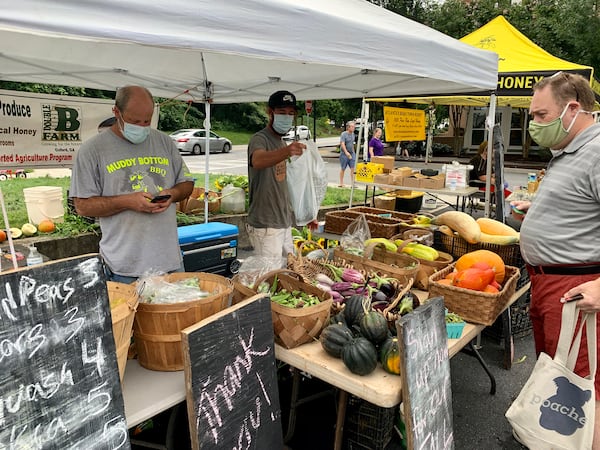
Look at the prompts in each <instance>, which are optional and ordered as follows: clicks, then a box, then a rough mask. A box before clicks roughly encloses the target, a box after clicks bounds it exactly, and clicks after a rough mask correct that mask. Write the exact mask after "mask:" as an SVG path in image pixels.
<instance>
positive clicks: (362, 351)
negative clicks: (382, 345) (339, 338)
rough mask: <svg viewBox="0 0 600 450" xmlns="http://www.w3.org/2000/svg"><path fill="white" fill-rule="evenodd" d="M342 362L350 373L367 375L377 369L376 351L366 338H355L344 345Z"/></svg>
mask: <svg viewBox="0 0 600 450" xmlns="http://www.w3.org/2000/svg"><path fill="white" fill-rule="evenodd" d="M342 361H343V362H344V365H345V366H346V367H347V368H348V370H350V372H352V373H355V374H356V375H368V374H370V373H371V372H373V371H374V370H375V368H376V367H377V350H376V349H375V346H374V345H373V344H372V343H371V341H369V340H368V339H367V338H364V337H357V338H354V339H353V340H351V341H350V342H349V343H347V344H346V345H344V348H343V349H342Z"/></svg>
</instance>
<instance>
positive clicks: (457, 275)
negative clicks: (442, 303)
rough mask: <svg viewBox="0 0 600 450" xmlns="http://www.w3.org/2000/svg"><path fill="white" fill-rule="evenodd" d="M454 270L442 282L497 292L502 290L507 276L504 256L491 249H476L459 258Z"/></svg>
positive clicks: (475, 289) (492, 292) (476, 289)
mask: <svg viewBox="0 0 600 450" xmlns="http://www.w3.org/2000/svg"><path fill="white" fill-rule="evenodd" d="M454 269H455V270H454V272H451V273H449V274H448V275H447V277H446V279H445V280H440V281H441V282H442V284H448V285H452V286H457V287H461V288H465V289H472V290H474V291H481V292H488V293H491V294H495V293H497V292H500V290H501V288H502V282H503V281H504V276H505V271H506V268H505V265H504V261H503V260H502V258H501V257H500V256H499V255H498V254H496V253H494V252H492V251H490V250H475V251H473V252H469V253H465V254H464V255H463V256H461V257H460V258H458V260H457V261H456V264H455V266H454Z"/></svg>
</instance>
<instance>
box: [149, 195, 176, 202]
mask: <svg viewBox="0 0 600 450" xmlns="http://www.w3.org/2000/svg"><path fill="white" fill-rule="evenodd" d="M170 198H171V196H170V195H169V194H166V195H157V196H156V197H154V198H153V199H152V200H150V203H160V202H164V201H165V200H168V199H170Z"/></svg>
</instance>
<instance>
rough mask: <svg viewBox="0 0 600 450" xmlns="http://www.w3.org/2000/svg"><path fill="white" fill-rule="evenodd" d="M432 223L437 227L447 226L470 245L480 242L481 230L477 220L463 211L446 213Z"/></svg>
mask: <svg viewBox="0 0 600 450" xmlns="http://www.w3.org/2000/svg"><path fill="white" fill-rule="evenodd" d="M432 223H434V224H435V225H447V226H448V227H450V228H451V229H453V230H454V231H456V232H457V233H458V234H459V235H460V237H462V238H463V239H464V240H465V241H467V242H468V243H470V244H476V243H477V242H479V238H480V236H481V229H480V228H479V225H478V224H477V222H476V221H475V219H473V218H472V217H471V216H470V215H468V214H467V213H464V212H461V211H446V212H444V213H442V214H440V215H439V216H437V217H435V218H434V219H433V221H432Z"/></svg>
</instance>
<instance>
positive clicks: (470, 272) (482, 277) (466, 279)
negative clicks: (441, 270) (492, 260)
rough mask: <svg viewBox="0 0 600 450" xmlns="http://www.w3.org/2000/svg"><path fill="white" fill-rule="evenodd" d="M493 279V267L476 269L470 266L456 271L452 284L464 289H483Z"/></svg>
mask: <svg viewBox="0 0 600 450" xmlns="http://www.w3.org/2000/svg"><path fill="white" fill-rule="evenodd" d="M488 267H489V266H488ZM493 280H494V270H493V269H477V268H474V267H470V268H468V269H465V270H460V271H458V273H457V274H456V276H455V277H454V279H453V284H454V285H455V286H458V287H461V288H465V289H472V290H474V291H483V290H484V289H485V287H486V286H487V285H488V284H490V283H491V282H492V281H493Z"/></svg>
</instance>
